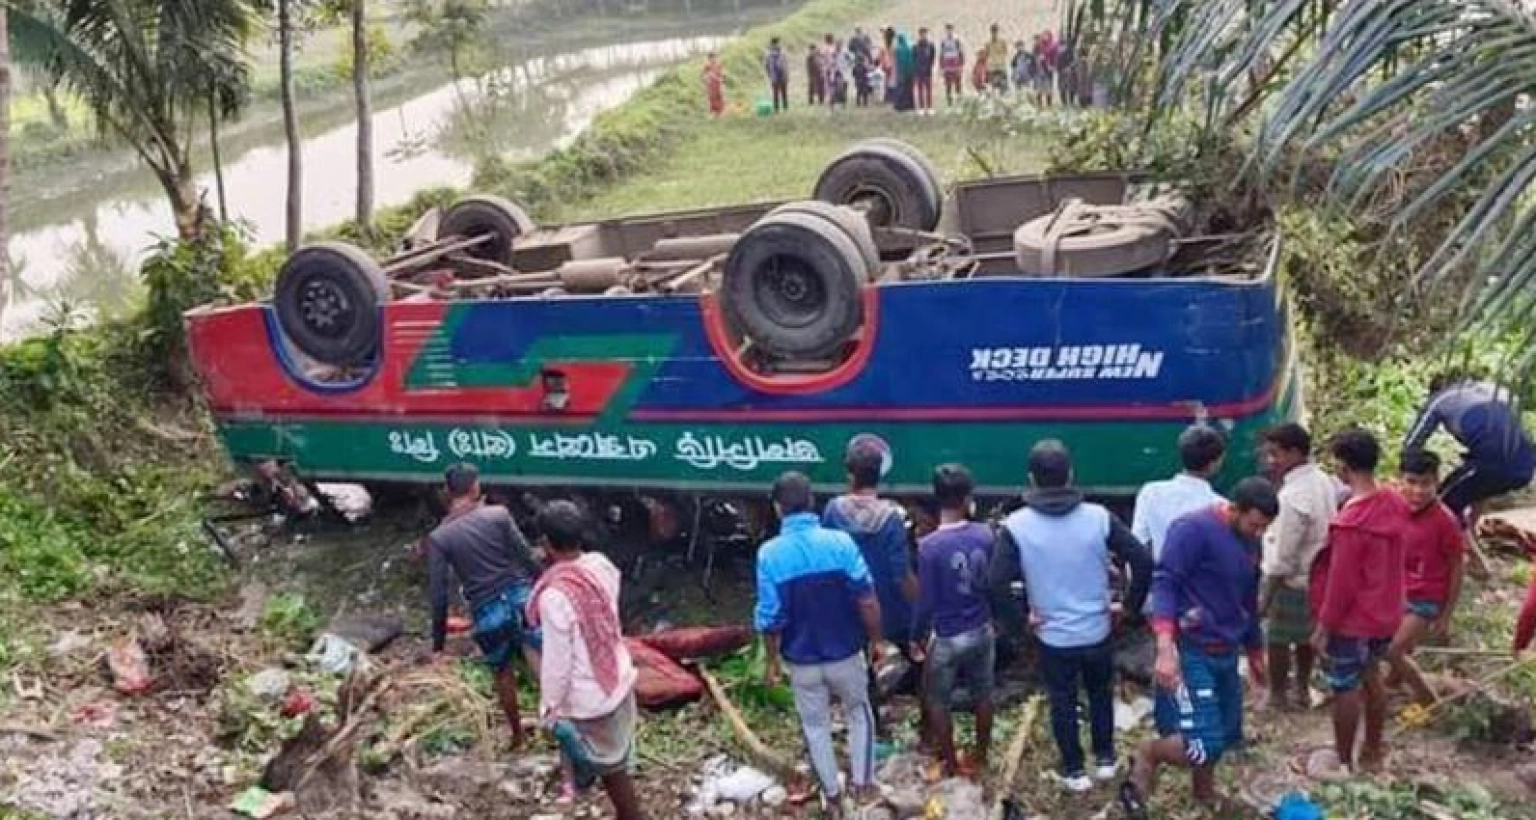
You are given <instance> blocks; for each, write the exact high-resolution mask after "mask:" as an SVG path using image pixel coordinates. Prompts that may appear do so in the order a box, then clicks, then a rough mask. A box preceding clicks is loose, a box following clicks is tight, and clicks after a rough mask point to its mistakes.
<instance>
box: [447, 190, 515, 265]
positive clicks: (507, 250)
mask: <svg viewBox="0 0 1536 820" xmlns="http://www.w3.org/2000/svg"><path fill="white" fill-rule="evenodd" d="M537 229H538V226H537V225H535V224H534V222H533V220H532V219H530V218H529V216H528V214H527V213H526V212H524V211H523V209H522V208H520V207H518V206H517V205H515V204H513V203H512V202H510V201H508V200H506V199H503V198H501V197H499V196H489V195H480V196H471V197H465V198H464V199H461V200H459V201H458V202H455V203H453V205H451V206H449V208H448V211H447V212H446V213H444V214H443V219H442V221H441V222H439V223H438V225H437V240H438V241H439V242H442V241H444V240H447V239H449V238H450V237H455V236H457V237H461V238H464V239H475V238H477V237H481V236H485V235H487V234H489V235H490V236H491V237H493V238H492V239H491V240H490V241H487V242H482V243H481V244H479V245H476V246H474V247H473V248H470V249H468V250H466V251H465V253H466V254H468V255H469V256H472V257H474V258H476V259H484V260H486V261H487V262H500V263H501V264H503V265H510V264H512V245H513V243H514V242H516V241H517V238H518V237H519V236H523V235H524V234H529V233H532V232H533V231H535V230H537Z"/></svg>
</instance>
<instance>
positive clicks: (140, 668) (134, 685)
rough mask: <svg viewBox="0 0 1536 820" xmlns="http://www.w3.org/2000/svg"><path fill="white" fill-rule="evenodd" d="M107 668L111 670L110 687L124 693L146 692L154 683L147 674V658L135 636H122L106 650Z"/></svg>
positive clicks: (136, 693) (137, 693)
mask: <svg viewBox="0 0 1536 820" xmlns="http://www.w3.org/2000/svg"><path fill="white" fill-rule="evenodd" d="M107 668H108V669H110V670H111V671H112V688H114V689H116V690H117V691H119V692H122V693H123V694H125V695H139V694H143V693H145V692H148V691H149V690H150V688H151V687H153V686H154V685H155V682H154V679H153V678H151V677H150V676H149V658H148V656H146V655H145V654H144V647H143V646H141V645H140V644H139V641H138V639H137V638H124V639H123V640H121V641H118V642H117V643H115V644H113V645H112V647H111V648H110V649H108V650H107Z"/></svg>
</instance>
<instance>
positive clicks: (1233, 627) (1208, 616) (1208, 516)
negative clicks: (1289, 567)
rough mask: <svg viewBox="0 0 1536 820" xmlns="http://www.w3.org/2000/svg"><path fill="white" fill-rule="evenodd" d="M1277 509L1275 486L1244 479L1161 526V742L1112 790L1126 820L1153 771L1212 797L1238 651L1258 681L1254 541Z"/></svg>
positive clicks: (1135, 812) (1235, 692)
mask: <svg viewBox="0 0 1536 820" xmlns="http://www.w3.org/2000/svg"><path fill="white" fill-rule="evenodd" d="M1279 507H1280V501H1279V499H1278V498H1277V497H1276V494H1275V488H1274V485H1272V484H1270V483H1269V482H1268V481H1265V480H1264V479H1262V478H1245V479H1243V480H1242V481H1240V482H1238V484H1237V486H1236V487H1234V488H1233V489H1232V501H1231V502H1230V503H1227V504H1220V505H1217V506H1215V507H1212V508H1209V509H1206V510H1199V511H1196V512H1192V513H1188V514H1186V515H1184V516H1182V517H1180V518H1179V519H1178V520H1176V521H1174V523H1173V526H1171V527H1169V528H1168V541H1167V543H1166V544H1165V545H1164V546H1163V554H1162V557H1161V559H1159V561H1158V564H1157V571H1156V572H1155V573H1154V575H1153V578H1152V612H1153V622H1152V628H1153V631H1155V632H1156V633H1157V662H1156V665H1155V666H1154V667H1153V672H1154V674H1155V676H1156V678H1157V704H1156V711H1155V717H1156V720H1157V730H1158V733H1159V734H1160V735H1162V738H1161V739H1159V740H1153V741H1148V742H1147V743H1145V744H1143V745H1142V747H1141V750H1140V751H1139V752H1138V753H1137V755H1136V764H1135V767H1134V768H1133V769H1132V770H1131V777H1130V779H1129V780H1127V781H1126V782H1125V783H1124V784H1122V785H1121V787H1120V803H1121V805H1122V806H1123V807H1124V808H1125V812H1126V814H1127V815H1129V816H1130V817H1131V818H1133V820H1145V819H1146V817H1147V807H1146V803H1145V799H1146V797H1147V796H1148V795H1150V794H1151V793H1152V789H1153V788H1154V787H1155V785H1156V781H1157V770H1158V769H1159V768H1160V767H1162V766H1180V767H1185V768H1189V769H1192V770H1193V775H1192V780H1193V785H1194V797H1195V799H1196V800H1197V801H1200V802H1202V803H1207V804H1211V803H1214V802H1216V800H1217V799H1218V798H1217V794H1216V764H1217V762H1218V761H1220V759H1221V755H1222V752H1224V751H1225V750H1226V748H1227V745H1228V744H1229V743H1230V742H1231V740H1232V739H1233V738H1234V737H1235V736H1236V733H1235V731H1234V726H1235V725H1236V723H1237V720H1238V719H1239V718H1240V716H1241V715H1242V712H1243V679H1242V676H1241V675H1240V674H1239V672H1238V664H1237V661H1238V651H1239V650H1243V651H1246V652H1247V654H1248V665H1249V668H1250V671H1251V674H1252V675H1253V677H1254V678H1255V679H1256V680H1257V682H1258V683H1259V684H1260V685H1261V686H1262V685H1263V684H1264V676H1265V675H1264V673H1265V657H1264V640H1263V633H1262V632H1261V631H1260V629H1259V612H1258V608H1259V539H1260V538H1261V537H1263V535H1264V530H1265V528H1267V527H1268V526H1269V524H1270V522H1271V521H1273V520H1274V519H1275V515H1276V514H1277V513H1278V512H1279Z"/></svg>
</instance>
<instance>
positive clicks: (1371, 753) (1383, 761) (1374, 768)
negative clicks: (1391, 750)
mask: <svg viewBox="0 0 1536 820" xmlns="http://www.w3.org/2000/svg"><path fill="white" fill-rule="evenodd" d="M1386 768H1387V750H1386V749H1380V748H1377V749H1361V750H1360V771H1362V772H1364V773H1366V774H1381V773H1382V772H1383V771H1386Z"/></svg>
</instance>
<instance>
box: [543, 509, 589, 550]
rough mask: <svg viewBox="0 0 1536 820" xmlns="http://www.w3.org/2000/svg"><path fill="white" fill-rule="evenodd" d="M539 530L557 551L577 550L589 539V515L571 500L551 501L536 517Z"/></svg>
mask: <svg viewBox="0 0 1536 820" xmlns="http://www.w3.org/2000/svg"><path fill="white" fill-rule="evenodd" d="M535 521H536V523H537V525H538V528H539V532H540V533H542V534H543V535H544V538H545V540H547V541H548V542H549V545H550V547H552V548H554V550H555V551H557V552H575V551H578V550H580V549H581V548H582V547H583V546H584V545H585V544H586V541H587V538H586V534H587V516H586V514H585V513H583V512H582V511H581V508H580V507H578V506H576V504H575V503H574V502H571V501H564V500H561V501H551V502H549V503H548V504H545V505H544V507H543V509H540V510H539V515H538V518H537V519H535Z"/></svg>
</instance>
